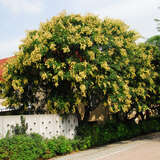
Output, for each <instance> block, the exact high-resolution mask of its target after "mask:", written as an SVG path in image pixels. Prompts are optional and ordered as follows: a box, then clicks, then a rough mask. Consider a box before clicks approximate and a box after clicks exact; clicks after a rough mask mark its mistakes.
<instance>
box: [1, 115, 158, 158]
mask: <svg viewBox="0 0 160 160" xmlns="http://www.w3.org/2000/svg"><path fill="white" fill-rule="evenodd" d="M153 131H160V119H155V118H154V119H149V120H144V121H142V122H140V123H139V125H137V124H135V123H134V122H133V121H127V122H117V121H115V120H110V121H106V122H105V123H104V124H90V123H88V124H85V125H83V126H79V127H78V128H77V137H76V138H75V139H74V140H70V139H67V138H65V137H62V136H60V137H57V138H55V137H54V138H52V139H43V138H42V137H41V136H40V135H38V134H35V133H32V134H30V135H14V136H12V137H6V138H3V139H0V160H8V159H10V160H37V159H42V160H44V159H50V158H52V157H54V156H56V155H63V154H66V153H70V152H72V151H77V150H85V149H88V148H91V147H94V146H100V145H105V144H108V143H112V142H115V141H119V140H126V139H129V138H132V137H135V136H138V135H141V134H146V133H150V132H153Z"/></svg>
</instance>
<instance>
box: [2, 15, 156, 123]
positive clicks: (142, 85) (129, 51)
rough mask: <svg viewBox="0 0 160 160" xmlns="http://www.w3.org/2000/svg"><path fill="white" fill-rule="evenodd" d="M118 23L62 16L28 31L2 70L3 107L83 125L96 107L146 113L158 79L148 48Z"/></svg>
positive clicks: (89, 16) (121, 23)
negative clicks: (72, 116)
mask: <svg viewBox="0 0 160 160" xmlns="http://www.w3.org/2000/svg"><path fill="white" fill-rule="evenodd" d="M138 37H139V35H138V34H137V33H136V32H134V31H132V30H129V27H128V26H127V25H126V24H124V23H123V22H122V21H120V20H114V19H109V18H105V19H103V20H102V19H100V18H98V17H97V16H94V15H86V16H81V15H66V14H61V15H59V16H55V17H53V18H52V19H51V20H50V21H47V22H46V23H41V24H40V28H39V29H38V30H34V31H29V32H28V34H27V36H26V38H25V39H24V40H23V44H22V45H21V46H19V52H17V54H16V58H15V59H14V61H13V60H12V61H11V62H10V63H8V64H7V65H6V69H5V72H4V74H3V78H4V81H2V92H3V96H4V97H5V98H6V105H8V106H14V107H19V106H21V107H22V108H23V109H24V110H25V109H28V106H32V109H33V110H34V112H45V113H59V114H68V113H77V115H78V117H79V120H80V115H79V112H78V106H79V104H80V103H83V104H84V106H85V114H84V118H83V120H84V121H87V120H88V118H89V115H90V112H91V111H93V110H94V109H95V108H96V107H97V106H98V105H99V104H100V103H103V104H104V106H106V107H108V108H109V110H110V111H111V112H113V113H117V112H125V113H127V112H128V111H129V110H130V109H132V108H136V109H137V110H140V112H142V111H143V110H146V109H147V108H148V106H147V105H146V102H145V100H146V98H147V97H149V95H148V92H152V91H154V81H153V78H154V77H155V76H156V73H155V72H154V71H153V67H152V66H151V63H150V62H151V60H152V52H153V49H152V47H148V46H147V45H137V44H136V43H135V41H136V40H137V38H138Z"/></svg>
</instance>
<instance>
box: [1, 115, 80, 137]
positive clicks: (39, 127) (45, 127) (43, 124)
mask: <svg viewBox="0 0 160 160" xmlns="http://www.w3.org/2000/svg"><path fill="white" fill-rule="evenodd" d="M23 117H24V118H25V120H26V123H28V130H27V132H28V133H33V132H34V133H39V134H40V135H42V136H43V137H45V138H52V137H53V136H60V135H63V136H65V137H67V138H70V139H73V138H74V136H75V127H76V126H78V120H77V118H76V116H74V115H69V116H67V117H65V118H62V117H60V116H59V115H56V114H48V115H47V114H44V115H24V116H23ZM16 124H20V115H18V116H17V115H11V116H0V138H2V137H5V136H6V134H7V131H8V130H11V125H14V126H15V125H16Z"/></svg>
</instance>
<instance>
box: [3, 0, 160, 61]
mask: <svg viewBox="0 0 160 160" xmlns="http://www.w3.org/2000/svg"><path fill="white" fill-rule="evenodd" d="M158 6H160V2H159V0H0V58H5V57H9V56H12V55H14V53H15V52H16V51H17V50H18V45H19V44H20V43H21V39H23V38H24V37H25V31H26V30H31V29H38V26H39V24H40V22H45V21H46V20H47V19H50V18H51V17H52V16H55V15H58V14H59V13H60V12H62V11H63V10H66V11H67V13H80V14H82V15H84V14H86V13H94V14H96V15H99V17H101V18H103V17H111V18H116V19H121V20H123V21H124V22H125V23H126V24H128V25H130V26H131V29H134V30H136V31H137V32H139V33H140V34H141V35H142V36H143V37H144V39H141V41H144V40H145V39H147V38H149V37H151V36H153V35H156V34H160V33H158V32H157V30H156V23H155V22H154V18H158V17H160V9H159V10H158Z"/></svg>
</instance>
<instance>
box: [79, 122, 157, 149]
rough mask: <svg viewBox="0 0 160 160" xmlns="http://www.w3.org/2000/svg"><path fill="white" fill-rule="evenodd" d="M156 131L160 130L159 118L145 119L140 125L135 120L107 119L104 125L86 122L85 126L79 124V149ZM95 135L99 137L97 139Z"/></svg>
mask: <svg viewBox="0 0 160 160" xmlns="http://www.w3.org/2000/svg"><path fill="white" fill-rule="evenodd" d="M97 128H98V129H97ZM98 130H99V131H98ZM97 131H98V132H97ZM154 131H160V120H159V119H149V120H144V121H142V122H140V123H139V124H138V125H137V124H135V123H134V122H133V121H128V122H117V121H114V120H112V121H107V122H106V123H105V124H103V125H102V124H101V125H98V124H94V125H91V124H86V125H85V126H79V128H78V129H77V134H78V138H79V139H80V142H79V149H81V150H83V149H86V148H90V147H93V146H99V145H104V144H108V143H112V142H116V141H119V140H126V139H129V138H133V137H135V136H139V135H142V134H146V133H151V132H154ZM86 132H87V133H86ZM93 133H94V135H93ZM94 137H97V138H96V139H95V138H94ZM88 144H91V145H88Z"/></svg>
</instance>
